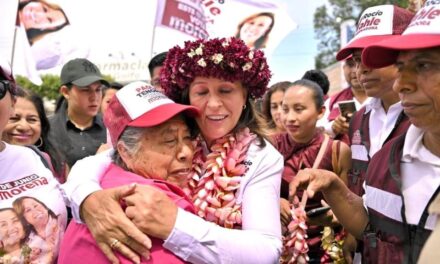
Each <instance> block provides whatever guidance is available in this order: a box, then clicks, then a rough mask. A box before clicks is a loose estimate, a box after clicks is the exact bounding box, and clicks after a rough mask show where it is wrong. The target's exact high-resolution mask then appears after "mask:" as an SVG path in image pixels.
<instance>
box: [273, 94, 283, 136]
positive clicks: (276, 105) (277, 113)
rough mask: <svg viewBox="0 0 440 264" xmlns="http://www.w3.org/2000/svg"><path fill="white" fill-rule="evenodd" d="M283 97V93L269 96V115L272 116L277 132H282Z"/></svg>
mask: <svg viewBox="0 0 440 264" xmlns="http://www.w3.org/2000/svg"><path fill="white" fill-rule="evenodd" d="M283 96H284V92H283V91H276V92H274V93H272V95H271V96H270V115H271V116H272V120H273V122H274V123H275V126H276V129H277V131H284V126H283V123H282V122H281V112H282V104H283Z"/></svg>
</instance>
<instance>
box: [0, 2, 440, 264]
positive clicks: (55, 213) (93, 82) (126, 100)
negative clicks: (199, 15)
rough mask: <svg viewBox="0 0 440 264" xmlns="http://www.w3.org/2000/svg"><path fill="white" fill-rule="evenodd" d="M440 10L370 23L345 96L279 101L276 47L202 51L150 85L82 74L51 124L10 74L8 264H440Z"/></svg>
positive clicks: (170, 57) (187, 49) (70, 66)
mask: <svg viewBox="0 0 440 264" xmlns="http://www.w3.org/2000/svg"><path fill="white" fill-rule="evenodd" d="M26 4H28V3H26ZM23 6H25V5H23ZM439 10H440V4H439V3H438V1H426V3H425V5H424V6H423V7H422V8H421V9H420V10H419V11H418V13H416V14H414V13H412V12H410V11H408V10H406V9H403V8H400V7H397V6H393V5H381V6H374V7H370V8H367V9H366V10H364V11H363V13H362V15H361V16H360V17H359V21H358V22H357V24H358V27H357V31H356V35H355V36H354V37H353V39H352V40H351V41H350V42H348V43H347V44H346V45H345V46H344V47H342V48H341V50H339V52H338V53H337V55H336V59H337V60H339V61H341V63H342V65H343V66H342V67H343V72H344V77H345V80H346V82H347V84H348V87H346V88H345V89H343V90H341V91H340V92H338V93H336V94H333V95H330V96H329V95H327V92H328V91H329V86H330V85H331V83H330V82H329V80H328V78H327V77H326V76H325V74H324V73H323V72H322V71H319V70H310V71H307V72H306V73H305V74H304V76H303V77H302V78H301V79H300V80H286V81H283V82H279V83H276V84H273V85H272V86H271V87H269V88H268V85H269V82H270V79H271V76H272V74H273V73H272V72H271V71H270V68H269V65H268V63H267V60H266V57H265V55H264V52H263V51H262V50H260V49H258V48H252V47H250V45H249V43H245V42H244V41H243V40H240V39H239V38H237V37H230V38H214V39H205V40H202V39H199V40H192V41H187V42H185V43H184V44H183V45H177V46H175V47H174V48H171V49H170V50H168V51H166V52H163V53H160V54H157V55H156V56H155V57H153V59H152V60H151V61H150V64H149V65H148V66H149V71H150V77H151V82H150V83H147V82H143V81H134V82H131V83H128V84H125V85H123V84H120V83H118V82H113V83H109V82H108V81H107V80H105V78H104V77H103V75H102V74H101V72H100V70H99V69H98V67H97V66H96V65H95V64H94V63H93V62H91V61H89V60H87V59H83V58H77V59H73V60H70V61H68V62H67V63H65V64H64V66H63V68H62V70H61V73H60V79H61V86H60V87H59V91H60V99H59V100H58V101H57V106H56V111H55V113H54V114H53V115H51V116H49V117H48V116H47V115H46V112H45V110H44V105H43V101H42V99H41V97H39V96H38V95H37V94H35V93H33V92H31V91H28V90H26V89H24V88H22V87H20V86H18V85H17V84H16V83H15V80H14V78H13V74H12V72H11V69H10V67H9V65H8V63H7V62H1V63H0V113H1V114H0V135H1V136H2V139H1V141H0V175H2V177H0V188H1V192H0V195H1V199H0V206H1V207H0V242H1V243H0V262H1V263H78V262H84V263H304V262H307V263H434V262H435V261H436V259H437V257H438V256H439V253H438V250H436V245H437V241H439V239H440V230H439V224H438V223H439V221H437V218H438V214H439V212H440V206H439V205H440V195H438V192H439V190H440V188H439V186H440V169H439V168H440V128H439V126H438V123H437V122H439V121H440V109H438V108H439V105H440V66H439V65H440V64H439V61H440V16H439V14H440V11H439ZM261 16H262V17H263V18H264V19H265V20H267V21H260V22H261V23H263V22H264V23H266V24H267V25H266V26H267V27H270V26H271V25H273V18H272V20H270V18H271V16H270V13H267V14H266V13H263V14H260V17H261ZM249 19H250V20H252V21H253V20H255V19H256V18H254V17H253V18H249ZM373 20H374V21H375V22H374V23H373V22H372V21H373ZM246 23H250V22H248V21H244V22H243V24H246ZM252 23H257V22H252ZM264 23H263V24H264ZM372 24H374V26H369V25H372ZM243 27H244V26H243ZM243 30H244V29H243ZM243 30H242V31H240V32H239V33H237V34H245V33H243V32H245V31H243ZM263 43H264V42H263ZM254 44H255V43H254ZM262 47H263V46H262ZM259 100H261V102H262V110H261V112H260V111H259V110H257V107H256V102H257V101H259ZM298 197H299V198H301V197H302V202H301V203H300V202H298ZM303 212H304V213H303ZM301 219H303V220H301ZM298 221H303V222H298ZM295 228H296V229H298V228H299V229H301V230H303V231H304V232H303V233H295V234H298V235H296V237H295V238H294V241H296V242H295V243H294V244H293V245H291V244H289V239H292V237H291V236H290V235H291V232H292V230H293V229H295ZM289 247H294V248H295V250H297V251H295V252H301V253H300V254H301V256H300V255H299V254H291V252H292V251H290V248H289Z"/></svg>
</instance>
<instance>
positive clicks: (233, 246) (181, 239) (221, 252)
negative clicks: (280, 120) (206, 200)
mask: <svg viewBox="0 0 440 264" xmlns="http://www.w3.org/2000/svg"><path fill="white" fill-rule="evenodd" d="M270 155H271V156H269V155H268V156H265V157H260V158H259V160H257V161H255V162H258V161H261V162H260V163H266V164H264V165H260V164H258V163H256V164H257V169H256V171H255V173H254V174H253V178H252V179H250V180H249V182H247V184H246V185H245V186H242V187H241V188H244V189H243V190H242V191H243V192H242V193H243V196H242V197H243V199H242V207H243V209H242V214H243V224H242V230H236V229H226V228H222V227H220V226H217V225H215V224H213V223H211V222H208V221H205V220H204V219H202V218H200V217H199V216H196V215H194V214H191V213H189V212H187V211H184V210H182V209H178V210H177V214H176V216H174V213H173V212H174V209H171V207H172V206H174V207H175V205H174V204H171V203H169V204H168V203H166V202H163V201H158V200H157V199H159V198H158V197H159V196H163V195H161V194H152V193H151V197H145V199H143V200H144V201H143V203H141V202H140V200H139V201H138V202H135V201H134V199H133V200H132V199H131V198H130V197H129V198H127V199H126V201H127V205H131V206H128V207H127V210H126V213H127V216H129V218H131V219H132V220H133V222H134V223H135V224H136V225H137V226H138V227H139V228H140V229H141V230H142V231H143V232H144V233H146V234H149V235H153V233H154V235H155V236H157V237H159V238H163V239H166V240H165V243H164V247H165V248H167V249H168V250H170V251H171V252H173V253H174V254H175V255H177V256H179V257H181V258H182V259H184V260H186V261H189V262H192V263H277V262H278V259H279V256H280V252H281V246H282V245H281V226H280V218H279V215H280V212H279V210H280V208H279V206H280V200H279V192H280V181H281V170H282V168H283V160H282V157H281V156H280V155H279V154H277V153H276V152H275V150H274V152H272V153H270ZM274 156H275V159H276V160H275V162H270V163H269V162H267V160H271V161H273V160H274ZM262 158H266V161H264V160H263V159H262ZM253 162H254V160H253ZM166 198H167V197H166ZM164 199H165V197H164ZM167 199H168V198H167ZM136 203H137V204H136ZM159 204H160V206H158V205H159ZM167 204H168V205H167ZM167 207H170V208H167ZM164 211H168V212H169V213H168V214H169V215H166V214H162V212H164ZM159 214H162V216H154V215H159ZM147 215H149V216H147ZM166 227H169V228H166ZM158 230H162V231H158ZM158 232H159V233H158Z"/></svg>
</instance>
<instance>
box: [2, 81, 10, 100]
mask: <svg viewBox="0 0 440 264" xmlns="http://www.w3.org/2000/svg"><path fill="white" fill-rule="evenodd" d="M7 91H9V92H10V93H12V85H11V82H9V81H5V80H0V100H1V99H3V97H5V95H6V92H7Z"/></svg>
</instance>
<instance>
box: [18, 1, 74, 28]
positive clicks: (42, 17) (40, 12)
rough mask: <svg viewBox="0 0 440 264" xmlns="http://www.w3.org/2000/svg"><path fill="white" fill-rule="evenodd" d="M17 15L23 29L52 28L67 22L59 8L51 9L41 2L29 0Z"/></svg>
mask: <svg viewBox="0 0 440 264" xmlns="http://www.w3.org/2000/svg"><path fill="white" fill-rule="evenodd" d="M19 16H20V21H21V23H22V24H23V25H24V28H25V29H29V28H36V29H42V30H44V29H52V28H55V27H57V26H60V25H62V24H64V23H66V22H67V20H66V17H65V16H64V13H63V12H62V11H61V10H57V9H53V8H52V7H50V6H48V5H47V4H45V3H43V2H34V1H32V2H30V3H29V4H27V5H26V6H25V7H23V9H22V10H21V12H20V14H19Z"/></svg>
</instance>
